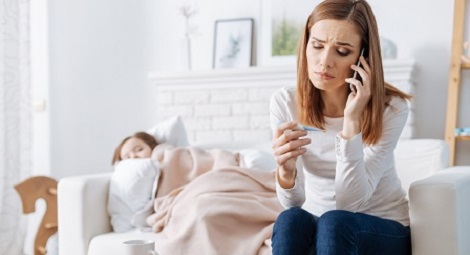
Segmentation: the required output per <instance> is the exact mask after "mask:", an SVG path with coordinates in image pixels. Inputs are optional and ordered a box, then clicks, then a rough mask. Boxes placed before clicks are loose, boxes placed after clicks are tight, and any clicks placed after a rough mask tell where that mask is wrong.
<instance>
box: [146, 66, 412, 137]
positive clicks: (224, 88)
mask: <svg viewBox="0 0 470 255" xmlns="http://www.w3.org/2000/svg"><path fill="white" fill-rule="evenodd" d="M413 69H414V61H413V60H412V59H393V60H384V74H385V80H386V81H387V82H389V83H390V84H392V85H394V86H396V87H398V88H399V89H401V90H402V91H404V92H406V93H410V94H413V91H414V90H413V79H412V74H413ZM149 79H150V81H151V84H152V85H153V86H156V91H157V92H156V93H157V95H156V100H157V101H156V105H157V115H158V119H159V120H163V119H166V118H168V117H170V116H174V115H180V116H181V117H182V118H183V120H184V123H185V126H186V129H187V131H188V137H189V139H190V142H191V144H201V143H214V142H217V143H219V142H230V141H234V142H242V141H247V140H250V141H260V142H265V141H267V140H271V130H270V126H269V100H270V97H271V94H272V92H274V91H275V90H277V89H278V88H280V87H283V86H295V79H296V69H295V67H290V66H273V67H252V68H247V69H219V70H197V71H183V72H182V71H179V72H152V73H150V74H149ZM410 109H411V111H410V116H409V118H408V121H407V124H406V127H405V129H404V130H403V133H402V136H401V138H402V139H410V138H412V137H413V130H414V128H413V125H414V121H413V119H414V117H413V115H414V114H413V112H414V111H413V102H411V103H410Z"/></svg>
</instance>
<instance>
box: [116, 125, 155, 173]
mask: <svg viewBox="0 0 470 255" xmlns="http://www.w3.org/2000/svg"><path fill="white" fill-rule="evenodd" d="M131 138H137V139H140V140H142V141H143V142H144V143H145V144H147V145H148V146H150V148H151V149H152V150H153V148H155V146H157V145H158V143H157V140H155V138H154V137H153V136H152V135H150V134H148V133H146V132H137V133H135V134H133V135H132V136H128V137H126V138H124V140H122V142H121V143H120V144H119V145H118V146H117V147H116V149H114V155H113V161H112V164H113V165H114V163H116V162H119V161H121V159H122V158H121V150H122V146H123V145H124V143H126V142H127V140H129V139H131Z"/></svg>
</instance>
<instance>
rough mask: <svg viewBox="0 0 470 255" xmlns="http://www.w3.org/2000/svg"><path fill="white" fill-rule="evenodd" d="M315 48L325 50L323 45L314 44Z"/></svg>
mask: <svg viewBox="0 0 470 255" xmlns="http://www.w3.org/2000/svg"><path fill="white" fill-rule="evenodd" d="M313 48H314V49H321V48H323V47H322V46H321V45H318V44H314V45H313Z"/></svg>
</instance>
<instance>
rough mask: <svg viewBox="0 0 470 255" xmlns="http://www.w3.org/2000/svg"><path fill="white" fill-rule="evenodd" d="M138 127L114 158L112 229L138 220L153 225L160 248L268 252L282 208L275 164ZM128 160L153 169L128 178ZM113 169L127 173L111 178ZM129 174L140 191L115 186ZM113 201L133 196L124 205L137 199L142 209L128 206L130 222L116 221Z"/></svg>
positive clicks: (129, 226) (136, 223)
mask: <svg viewBox="0 0 470 255" xmlns="http://www.w3.org/2000/svg"><path fill="white" fill-rule="evenodd" d="M142 133H144V132H139V133H136V134H135V135H134V136H132V137H130V138H126V139H125V140H124V141H123V142H122V143H121V144H120V145H119V146H118V147H117V148H116V151H115V154H114V157H113V163H116V169H115V172H114V174H113V177H112V181H111V185H110V199H109V201H108V209H109V211H110V214H111V218H112V225H113V228H114V229H115V231H116V232H124V231H128V230H131V229H133V228H135V227H138V228H139V229H141V230H142V229H149V230H153V231H154V232H155V233H156V234H155V240H156V243H157V251H158V252H159V253H160V254H162V255H165V254H194V251H198V254H270V253H271V250H270V239H271V235H272V227H273V224H274V221H275V220H276V218H277V216H278V214H279V213H280V212H281V211H282V209H283V208H282V206H281V205H280V204H279V202H278V199H277V196H276V191H275V176H274V171H259V170H255V169H253V168H244V167H240V165H241V161H243V160H242V159H241V158H240V155H239V154H238V153H232V152H230V151H225V150H220V149H213V150H203V149H201V148H197V147H185V148H182V147H173V146H172V145H169V144H157V142H156V141H154V139H153V141H152V138H153V137H152V136H151V135H148V136H147V135H146V133H144V134H142ZM132 161H137V162H145V164H147V166H149V167H148V168H150V169H152V170H151V171H140V172H139V174H136V175H137V176H139V178H135V177H133V178H129V176H128V173H125V172H126V171H128V172H131V171H134V170H133V169H120V168H119V166H120V165H122V166H126V165H128V166H132V164H128V163H127V162H132ZM242 165H243V164H242ZM117 171H121V172H120V173H125V174H124V175H126V176H125V177H118V178H116V179H118V181H117V183H118V184H117V185H113V178H114V175H117V176H119V174H117ZM152 171H153V172H152ZM137 179H139V180H137ZM147 179H150V180H151V181H148V180H147ZM126 180H128V181H130V182H133V183H135V184H134V186H136V187H134V188H135V190H136V191H139V192H142V194H133V195H132V196H128V195H127V196H126V195H122V194H124V193H125V192H115V191H113V189H114V190H116V188H118V187H119V185H122V184H123V183H126ZM124 186H125V185H124ZM143 186H147V188H146V191H144V189H143ZM132 189H133V188H126V190H127V191H129V190H132ZM145 193H147V194H145ZM112 194H117V196H121V198H116V197H115V198H112V197H111V196H112ZM113 200H114V201H116V200H131V201H127V202H128V204H132V205H131V206H127V207H128V209H129V208H130V207H132V206H136V203H135V202H136V201H137V200H139V201H140V204H139V205H138V206H139V207H140V208H137V209H136V208H133V209H132V210H134V211H132V212H131V213H132V217H131V218H132V220H131V222H132V224H131V223H128V224H127V226H126V227H123V228H120V229H117V228H116V227H115V226H114V225H115V224H113V223H117V222H119V220H114V222H113V212H114V213H116V210H114V211H113V208H112V207H113V202H112V201H113ZM144 201H146V202H145V203H144ZM120 203H126V201H120ZM133 203H134V204H133ZM115 204H116V203H114V205H115ZM115 218H116V217H115ZM121 218H122V217H121ZM119 230H121V231H119Z"/></svg>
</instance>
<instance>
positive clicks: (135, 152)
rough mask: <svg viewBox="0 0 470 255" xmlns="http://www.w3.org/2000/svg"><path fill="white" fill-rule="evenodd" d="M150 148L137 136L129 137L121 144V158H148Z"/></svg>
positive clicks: (150, 152)
mask: <svg viewBox="0 0 470 255" xmlns="http://www.w3.org/2000/svg"><path fill="white" fill-rule="evenodd" d="M151 155H152V148H150V146H149V145H147V144H146V143H145V142H144V141H142V140H141V139H139V138H135V137H131V138H129V139H127V141H126V142H125V143H124V144H123V145H122V148H121V159H123V160H124V159H129V158H150V156H151Z"/></svg>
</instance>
